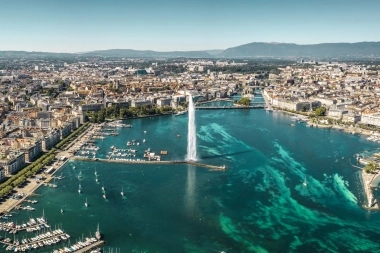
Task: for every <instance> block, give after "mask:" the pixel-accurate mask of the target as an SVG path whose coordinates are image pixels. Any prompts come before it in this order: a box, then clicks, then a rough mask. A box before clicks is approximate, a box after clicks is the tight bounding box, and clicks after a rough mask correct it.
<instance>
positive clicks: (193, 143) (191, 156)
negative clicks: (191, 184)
mask: <svg viewBox="0 0 380 253" xmlns="http://www.w3.org/2000/svg"><path fill="white" fill-rule="evenodd" d="M188 116H189V123H188V133H187V160H190V161H195V160H197V133H196V126H195V108H194V103H193V97H192V96H191V94H189V112H188Z"/></svg>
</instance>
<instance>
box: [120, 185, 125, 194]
mask: <svg viewBox="0 0 380 253" xmlns="http://www.w3.org/2000/svg"><path fill="white" fill-rule="evenodd" d="M120 194H121V196H124V187H121V192H120Z"/></svg>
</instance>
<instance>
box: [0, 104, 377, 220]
mask: <svg viewBox="0 0 380 253" xmlns="http://www.w3.org/2000/svg"><path fill="white" fill-rule="evenodd" d="M277 111H280V112H283V113H285V114H289V115H297V116H302V117H303V120H306V124H308V125H309V126H310V124H309V123H310V118H309V117H308V116H305V115H303V114H297V113H294V112H288V111H285V110H281V109H277ZM168 115H173V113H165V114H154V115H144V116H138V117H131V118H118V119H108V120H106V122H112V121H116V120H128V119H139V118H147V117H156V116H168ZM101 124H102V123H97V124H92V123H90V126H89V127H88V128H87V129H86V130H85V131H84V132H83V133H82V134H81V135H80V136H78V137H77V138H76V139H75V140H73V141H71V143H70V144H69V145H68V146H69V148H66V149H65V150H61V151H60V152H59V153H56V154H55V159H57V160H58V161H59V159H60V157H62V156H65V157H66V159H65V161H63V162H59V163H58V164H56V167H54V169H55V170H54V171H53V172H52V173H51V174H48V175H46V174H44V175H45V176H46V178H45V180H44V181H41V182H39V183H38V182H37V181H36V180H33V178H29V179H28V181H29V182H28V183H27V184H26V185H24V186H22V187H17V188H14V190H15V191H16V194H17V193H23V194H24V196H23V197H22V198H21V199H17V200H16V199H12V198H9V197H8V198H7V199H6V200H5V201H4V200H3V201H2V203H0V212H3V213H9V212H11V211H12V210H13V209H14V208H15V207H17V206H18V205H21V204H22V203H23V202H24V201H25V199H26V198H28V197H30V196H32V195H33V194H34V192H35V191H36V190H37V189H38V188H39V187H40V186H41V185H44V183H46V182H49V181H50V180H51V179H53V178H54V175H55V174H56V173H57V172H58V171H59V170H60V169H61V168H62V167H63V166H64V165H65V164H66V163H67V162H69V161H70V160H72V159H74V160H76V159H77V158H75V156H74V152H72V151H74V150H75V144H76V143H82V142H83V141H84V137H85V135H87V133H89V132H90V131H92V132H94V131H95V129H96V128H98V127H100V126H101ZM311 126H313V124H311ZM316 126H317V128H322V129H336V130H340V131H341V130H346V128H344V127H343V128H337V127H333V126H334V125H327V126H319V125H317V124H316ZM347 128H348V127H347ZM355 129H357V128H355ZM344 132H346V133H349V132H348V131H344ZM362 132H363V131H362ZM361 134H364V135H370V134H368V133H361ZM75 151H77V150H75ZM147 163H149V162H145V164H147ZM166 163H168V162H166ZM143 164H144V163H143ZM361 170H362V171H361V179H362V183H363V188H364V192H365V195H366V197H367V203H369V204H370V205H371V207H368V206H363V207H364V208H366V209H370V210H379V209H380V207H379V205H378V204H377V203H372V202H370V201H372V198H373V194H372V190H371V183H372V181H373V180H374V179H375V178H377V177H378V176H380V175H379V174H374V175H373V174H370V176H369V177H368V174H366V173H365V172H364V170H363V169H361Z"/></svg>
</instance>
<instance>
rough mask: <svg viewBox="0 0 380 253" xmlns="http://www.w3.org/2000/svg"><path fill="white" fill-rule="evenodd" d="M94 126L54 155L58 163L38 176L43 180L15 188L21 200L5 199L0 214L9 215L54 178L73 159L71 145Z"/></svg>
mask: <svg viewBox="0 0 380 253" xmlns="http://www.w3.org/2000/svg"><path fill="white" fill-rule="evenodd" d="M93 127H94V126H93V125H92V124H90V127H88V128H87V129H86V130H85V131H84V132H83V133H81V135H79V136H78V137H77V138H75V139H74V140H73V141H72V142H71V143H70V144H69V145H70V148H68V149H66V150H61V151H60V152H58V153H56V154H55V159H57V161H58V162H56V163H55V165H53V167H54V166H55V167H54V171H53V172H52V173H50V174H45V173H44V172H40V173H39V174H38V175H44V178H45V179H44V180H38V181H37V178H36V177H34V178H32V177H30V178H28V179H27V183H26V184H25V185H23V186H21V187H15V188H14V189H13V191H16V193H15V194H23V197H22V198H21V199H12V198H11V197H7V198H6V199H5V200H4V199H3V200H2V202H1V203H0V212H3V213H10V212H11V211H12V210H13V209H15V208H16V207H17V206H19V205H21V204H22V203H23V202H24V201H25V199H27V198H28V197H31V196H33V194H34V192H35V191H36V190H37V189H38V188H39V187H40V186H42V185H44V184H45V183H48V182H50V181H51V180H52V179H53V178H55V176H54V175H55V174H56V173H57V172H58V171H59V170H60V169H61V168H62V167H63V166H64V165H65V164H66V163H67V162H69V161H70V160H71V158H72V157H73V154H72V153H71V151H70V150H72V149H74V147H73V143H78V142H80V141H82V140H83V138H84V137H85V135H86V134H87V133H88V132H89V131H90V130H92V128H93ZM62 156H65V157H66V158H67V159H65V161H60V158H61V157H62Z"/></svg>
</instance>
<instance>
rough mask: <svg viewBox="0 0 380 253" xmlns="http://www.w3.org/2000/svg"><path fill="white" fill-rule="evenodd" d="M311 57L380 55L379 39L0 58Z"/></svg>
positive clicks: (20, 53)
mask: <svg viewBox="0 0 380 253" xmlns="http://www.w3.org/2000/svg"><path fill="white" fill-rule="evenodd" d="M47 57H55V58H75V57H112V58H118V57H123V58H283V59H294V58H305V59H307V58H312V59H331V58H338V59H340V60H344V59H361V58H362V59H364V58H378V57H380V42H357V43H323V44H313V45H297V44H292V43H264V42H253V43H249V44H245V45H241V46H237V47H231V48H228V49H226V50H203V51H171V52H158V51H152V50H133V49H109V50H98V51H91V52H83V53H76V54H69V53H47V52H26V51H0V58H47Z"/></svg>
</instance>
